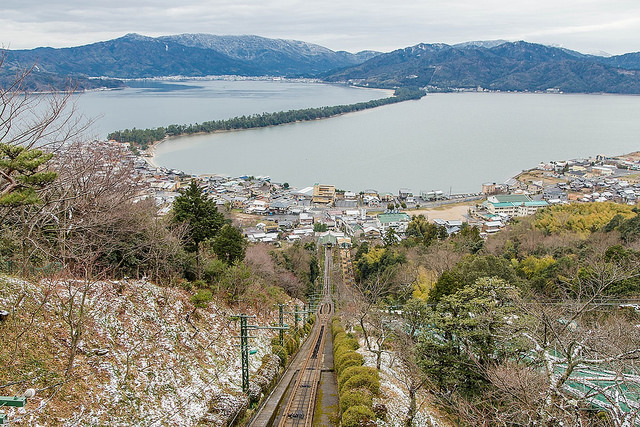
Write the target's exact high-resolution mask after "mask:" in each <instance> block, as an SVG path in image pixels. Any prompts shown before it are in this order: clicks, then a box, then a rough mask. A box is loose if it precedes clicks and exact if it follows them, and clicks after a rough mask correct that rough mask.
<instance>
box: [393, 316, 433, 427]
mask: <svg viewBox="0 0 640 427" xmlns="http://www.w3.org/2000/svg"><path fill="white" fill-rule="evenodd" d="M393 354H394V358H393V361H392V366H391V368H392V369H391V371H390V372H391V373H392V375H393V376H395V378H396V379H397V380H398V381H400V382H401V383H402V385H404V387H405V388H406V390H407V394H408V397H409V408H408V409H407V414H406V416H405V419H404V426H405V427H412V426H413V425H414V418H415V416H416V413H417V411H418V400H417V396H418V392H420V390H422V389H423V388H425V387H426V386H427V385H428V384H429V378H428V377H427V375H426V374H425V373H424V372H423V371H422V369H420V366H419V365H418V358H417V354H416V346H415V342H414V341H413V339H412V338H411V336H410V335H408V334H406V333H405V332H403V331H402V330H398V329H397V328H396V330H395V333H394V342H393Z"/></svg>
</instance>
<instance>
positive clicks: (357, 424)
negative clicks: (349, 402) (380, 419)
mask: <svg viewBox="0 0 640 427" xmlns="http://www.w3.org/2000/svg"><path fill="white" fill-rule="evenodd" d="M375 419H376V414H374V413H373V410H372V409H371V408H368V407H366V406H364V405H356V406H352V407H350V408H349V409H347V410H346V411H345V412H344V414H342V427H361V426H363V425H366V424H365V423H367V422H368V421H373V420H375Z"/></svg>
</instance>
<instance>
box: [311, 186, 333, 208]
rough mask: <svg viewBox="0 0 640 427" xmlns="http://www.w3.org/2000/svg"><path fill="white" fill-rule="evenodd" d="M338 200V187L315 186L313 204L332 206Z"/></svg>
mask: <svg viewBox="0 0 640 427" xmlns="http://www.w3.org/2000/svg"><path fill="white" fill-rule="evenodd" d="M335 198H336V187H335V186H334V185H321V184H315V185H314V186H313V198H312V199H311V200H312V201H313V203H320V204H324V205H331V204H333V202H334V201H335Z"/></svg>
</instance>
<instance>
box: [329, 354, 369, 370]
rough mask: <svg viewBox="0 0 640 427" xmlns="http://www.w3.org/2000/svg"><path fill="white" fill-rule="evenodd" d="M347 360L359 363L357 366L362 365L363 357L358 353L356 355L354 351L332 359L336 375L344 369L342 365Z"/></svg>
mask: <svg viewBox="0 0 640 427" xmlns="http://www.w3.org/2000/svg"><path fill="white" fill-rule="evenodd" d="M348 360H355V361H357V362H359V363H358V365H364V357H363V356H362V355H361V354H360V353H357V352H355V351H348V352H346V353H342V354H341V355H340V356H336V357H334V359H333V365H334V367H335V369H336V373H338V371H341V370H343V369H344V366H343V364H344V363H345V362H346V361H348ZM351 366H354V365H351Z"/></svg>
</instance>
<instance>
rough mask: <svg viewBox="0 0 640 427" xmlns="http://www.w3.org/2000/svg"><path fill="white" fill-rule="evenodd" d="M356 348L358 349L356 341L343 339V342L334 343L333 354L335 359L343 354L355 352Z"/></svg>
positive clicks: (358, 345)
mask: <svg viewBox="0 0 640 427" xmlns="http://www.w3.org/2000/svg"><path fill="white" fill-rule="evenodd" d="M358 348H360V344H358V341H356V340H354V339H353V338H345V339H343V340H340V341H339V342H338V343H337V344H336V343H334V347H333V353H334V355H335V356H336V357H337V356H340V355H342V354H343V353H346V352H349V351H354V350H357V349H358Z"/></svg>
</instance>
